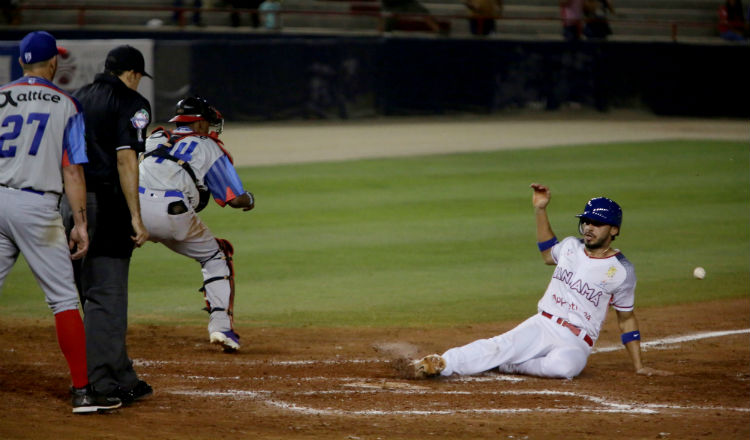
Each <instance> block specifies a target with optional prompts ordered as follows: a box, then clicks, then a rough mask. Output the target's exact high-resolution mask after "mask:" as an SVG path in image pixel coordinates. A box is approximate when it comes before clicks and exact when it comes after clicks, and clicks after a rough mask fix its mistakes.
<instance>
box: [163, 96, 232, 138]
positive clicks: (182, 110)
mask: <svg viewBox="0 0 750 440" xmlns="http://www.w3.org/2000/svg"><path fill="white" fill-rule="evenodd" d="M175 115H176V116H175V117H173V118H172V119H170V120H169V122H195V121H208V123H209V124H211V125H216V126H218V129H217V132H219V133H221V131H222V129H223V128H224V117H223V116H222V115H221V113H220V112H219V111H218V110H217V109H216V107H214V106H212V105H211V104H209V103H208V101H206V100H205V99H204V98H201V97H199V96H191V97H189V98H185V99H182V100H180V102H178V103H177V106H176V107H175Z"/></svg>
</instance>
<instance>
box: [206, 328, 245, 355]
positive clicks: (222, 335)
mask: <svg viewBox="0 0 750 440" xmlns="http://www.w3.org/2000/svg"><path fill="white" fill-rule="evenodd" d="M209 339H210V340H211V343H212V344H216V345H221V346H222V348H223V349H224V352H225V353H234V352H235V351H237V350H239V349H240V335H238V334H237V333H235V332H234V331H232V330H229V331H225V332H213V333H211V335H210V336H209Z"/></svg>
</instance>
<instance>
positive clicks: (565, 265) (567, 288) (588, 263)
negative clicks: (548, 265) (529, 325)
mask: <svg viewBox="0 0 750 440" xmlns="http://www.w3.org/2000/svg"><path fill="white" fill-rule="evenodd" d="M552 258H554V260H555V262H556V263H557V267H555V272H554V274H553V275H552V280H551V281H550V283H549V285H548V286H547V291H546V292H545V293H544V296H543V297H542V299H541V300H539V304H538V307H539V311H540V312H541V311H544V312H547V313H550V314H552V315H555V316H559V317H561V318H564V319H565V320H567V321H568V322H570V323H571V324H573V325H575V326H577V327H580V328H582V329H584V330H585V331H586V333H588V335H589V336H591V338H592V339H594V340H596V339H597V338H598V337H599V331H600V330H601V327H602V323H603V322H604V319H605V318H606V316H607V309H608V307H609V306H610V304H611V305H612V307H614V308H615V310H619V311H630V310H633V306H634V301H635V284H636V277H635V269H634V268H633V265H632V264H631V263H630V261H628V259H627V258H625V256H624V255H623V254H622V253H620V252H618V253H617V254H616V255H613V256H611V257H608V258H592V257H589V256H588V255H586V253H585V251H584V244H583V242H582V240H580V239H578V238H575V237H567V238H565V239H564V240H563V241H561V242H560V243H557V244H556V245H555V246H553V247H552Z"/></svg>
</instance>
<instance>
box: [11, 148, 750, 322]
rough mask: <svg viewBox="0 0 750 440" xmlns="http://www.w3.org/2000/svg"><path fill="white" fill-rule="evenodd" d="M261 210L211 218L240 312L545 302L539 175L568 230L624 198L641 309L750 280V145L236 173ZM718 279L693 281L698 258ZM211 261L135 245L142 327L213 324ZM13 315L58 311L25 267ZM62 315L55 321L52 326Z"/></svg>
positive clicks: (464, 311) (134, 294) (449, 315)
mask: <svg viewBox="0 0 750 440" xmlns="http://www.w3.org/2000/svg"><path fill="white" fill-rule="evenodd" d="M240 175H241V177H242V179H243V181H244V182H245V184H246V186H247V187H248V188H249V189H250V190H251V191H253V192H254V193H255V195H256V198H257V207H256V209H255V210H254V211H251V212H249V213H243V212H241V211H235V210H231V209H230V208H224V209H222V208H218V207H217V206H215V205H214V206H211V207H210V208H208V209H206V210H205V211H204V212H202V213H201V216H202V218H203V219H204V220H205V222H206V223H207V224H208V225H209V227H210V228H211V229H212V230H213V232H214V233H215V234H216V235H217V236H219V237H224V238H228V239H229V240H231V241H232V243H233V244H234V246H235V250H236V252H237V253H236V255H235V264H236V270H237V298H236V317H237V318H236V320H237V325H238V326H239V327H240V328H241V327H246V326H309V325H311V326H412V325H414V326H425V325H426V326H431V325H435V326H449V325H457V324H467V323H473V322H492V321H503V320H511V319H512V320H516V319H521V318H523V317H526V316H528V315H529V314H531V313H533V312H534V311H535V310H536V302H537V301H538V299H539V298H540V297H541V294H542V293H543V291H544V289H545V287H546V285H547V282H548V281H549V278H550V275H551V273H552V267H550V266H545V265H544V264H543V263H542V261H541V258H540V257H539V255H538V254H539V252H538V251H537V249H536V245H535V242H536V238H535V226H534V217H533V212H532V208H531V190H530V189H529V187H528V186H529V184H530V183H531V182H542V183H544V184H547V185H549V186H550V187H551V189H552V194H553V198H552V203H551V205H550V207H549V213H550V218H551V221H552V226H553V228H554V230H555V232H556V233H557V236H558V237H560V238H562V237H565V236H567V235H574V234H577V219H575V218H574V217H573V216H574V215H575V214H577V213H578V212H580V211H581V210H582V209H583V206H584V204H585V202H586V201H587V200H588V199H589V198H591V197H594V196H600V195H604V196H608V197H611V198H613V199H614V200H616V201H617V202H618V203H620V205H621V206H622V207H623V211H624V220H623V227H622V234H621V236H620V237H618V239H617V241H616V242H615V244H616V246H617V247H618V248H620V249H621V250H622V251H623V253H624V254H625V255H626V256H627V257H628V258H629V259H630V260H631V261H632V262H633V263H634V264H635V267H636V273H637V275H638V279H639V283H638V288H637V292H636V295H637V296H636V300H637V306H639V307H649V306H660V305H667V304H675V303H682V302H696V301H705V300H712V299H719V298H737V297H744V296H747V295H748V292H749V290H750V287H749V286H750V246H749V245H750V237H749V235H750V231H749V225H750V194H749V193H750V148H748V145H747V143H740V142H709V141H695V142H682V141H680V142H678V141H675V142H646V143H637V144H624V143H623V144H601V145H587V146H570V147H562V148H551V149H541V150H514V151H500V152H490V153H473V154H456V155H439V156H423V157H414V158H407V159H378V160H361V161H349V162H335V163H319V164H304V165H284V166H265V167H251V168H243V169H241V170H240ZM699 265H700V266H703V267H705V268H706V270H707V272H708V275H707V277H706V279H705V280H703V281H698V280H695V279H693V278H692V270H693V267H695V266H699ZM201 282H202V278H201V274H200V270H199V266H198V264H197V263H195V262H193V261H191V260H188V259H187V258H185V257H182V256H179V255H177V254H172V253H170V252H169V251H168V250H166V248H164V247H162V246H161V245H157V244H154V243H149V244H147V245H146V246H145V247H144V248H142V249H139V250H136V252H135V254H134V257H133V261H132V265H131V276H130V317H131V322H134V323H155V324H178V323H179V324H204V323H205V322H206V314H205V312H202V311H201V310H200V309H201V307H203V302H202V297H201V294H200V293H198V288H199V287H200V285H201ZM0 315H2V316H3V317H16V316H20V317H32V318H35V317H39V318H42V317H46V316H49V311H48V309H47V308H46V305H45V304H44V301H43V294H42V293H41V290H40V289H39V287H38V286H37V284H36V281H35V280H34V279H33V276H32V275H31V273H30V272H29V270H28V268H27V267H26V264H25V263H22V262H19V264H17V265H16V267H15V268H14V270H13V271H12V272H11V275H10V276H9V277H8V279H7V280H6V283H5V286H4V288H3V291H2V293H0ZM50 322H51V321H50Z"/></svg>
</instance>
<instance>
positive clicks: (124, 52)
mask: <svg viewBox="0 0 750 440" xmlns="http://www.w3.org/2000/svg"><path fill="white" fill-rule="evenodd" d="M145 65H146V63H145V61H143V54H141V51H140V50H138V49H136V48H135V47H133V46H130V45H127V44H126V45H123V46H117V47H115V48H114V49H112V50H110V51H109V53H108V54H107V60H106V61H105V62H104V68H105V69H106V70H108V71H110V72H114V71H117V70H121V71H124V72H127V71H128V70H134V71H135V72H136V73H140V74H141V75H143V76H147V77H149V78H153V76H151V75H149V74H148V73H146V71H145V70H144V69H145Z"/></svg>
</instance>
